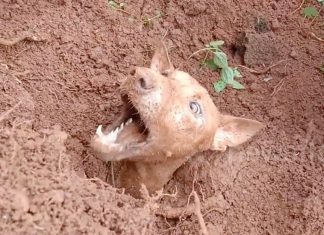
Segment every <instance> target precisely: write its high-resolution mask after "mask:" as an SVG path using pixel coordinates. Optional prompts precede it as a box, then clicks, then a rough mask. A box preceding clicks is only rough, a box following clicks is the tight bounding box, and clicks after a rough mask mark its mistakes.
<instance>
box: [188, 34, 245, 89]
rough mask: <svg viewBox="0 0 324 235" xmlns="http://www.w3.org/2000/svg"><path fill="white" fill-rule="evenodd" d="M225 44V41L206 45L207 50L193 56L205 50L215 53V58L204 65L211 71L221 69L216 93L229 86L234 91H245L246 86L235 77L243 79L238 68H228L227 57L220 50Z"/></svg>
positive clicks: (216, 83)
mask: <svg viewBox="0 0 324 235" xmlns="http://www.w3.org/2000/svg"><path fill="white" fill-rule="evenodd" d="M223 44H224V41H220V40H217V41H211V42H210V43H209V44H208V45H206V48H203V49H201V50H199V51H197V52H195V53H193V54H192V55H191V56H193V55H194V54H196V53H198V52H200V51H205V50H207V51H209V52H211V53H213V55H214V56H213V58H211V59H208V60H206V61H205V62H203V64H205V65H207V66H208V67H209V68H210V69H211V70H217V69H220V79H219V80H218V81H216V82H215V83H214V89H215V91H216V92H221V91H223V90H224V89H225V88H226V86H227V85H230V86H231V87H233V88H234V89H244V86H243V85H242V84H241V83H239V82H238V81H236V80H235V79H234V78H235V77H237V78H240V77H242V75H241V73H240V71H239V70H238V69H237V68H233V67H230V66H228V61H227V55H226V54H225V53H224V52H223V51H222V50H221V49H220V48H219V47H220V46H222V45H223Z"/></svg>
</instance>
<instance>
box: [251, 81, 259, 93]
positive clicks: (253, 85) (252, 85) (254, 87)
mask: <svg viewBox="0 0 324 235" xmlns="http://www.w3.org/2000/svg"><path fill="white" fill-rule="evenodd" d="M250 89H251V91H257V90H258V89H259V86H258V84H257V83H255V82H254V83H252V84H251V85H250Z"/></svg>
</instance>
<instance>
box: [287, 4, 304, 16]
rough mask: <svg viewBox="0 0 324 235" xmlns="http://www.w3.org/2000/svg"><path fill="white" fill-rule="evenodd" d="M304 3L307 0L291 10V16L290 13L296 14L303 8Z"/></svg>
mask: <svg viewBox="0 0 324 235" xmlns="http://www.w3.org/2000/svg"><path fill="white" fill-rule="evenodd" d="M304 3H305V0H302V2H301V4H300V5H299V6H298V7H297V8H296V9H295V10H294V11H293V12H291V13H290V14H289V16H290V15H293V14H295V13H296V12H297V11H299V10H300V9H301V8H302V6H303V5H304Z"/></svg>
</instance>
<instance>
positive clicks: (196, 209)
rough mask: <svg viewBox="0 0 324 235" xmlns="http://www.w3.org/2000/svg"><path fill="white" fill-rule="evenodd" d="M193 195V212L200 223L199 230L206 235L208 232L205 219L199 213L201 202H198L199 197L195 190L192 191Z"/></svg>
mask: <svg viewBox="0 0 324 235" xmlns="http://www.w3.org/2000/svg"><path fill="white" fill-rule="evenodd" d="M193 195H194V199H195V213H196V215H197V217H198V222H199V225H200V229H201V232H202V234H203V235H208V234H209V233H208V230H207V227H206V224H205V220H204V218H203V216H202V214H201V204H200V200H199V197H198V195H197V193H196V191H194V192H193Z"/></svg>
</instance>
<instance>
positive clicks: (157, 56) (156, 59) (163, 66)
mask: <svg viewBox="0 0 324 235" xmlns="http://www.w3.org/2000/svg"><path fill="white" fill-rule="evenodd" d="M150 67H151V69H153V70H155V71H157V72H159V73H160V74H168V73H170V72H172V71H173V70H174V67H173V65H172V63H171V61H170V58H169V54H168V50H167V48H166V46H165V44H164V43H163V42H162V41H160V42H159V43H158V46H157V49H156V50H155V53H154V55H153V58H152V61H151V66H150Z"/></svg>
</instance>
